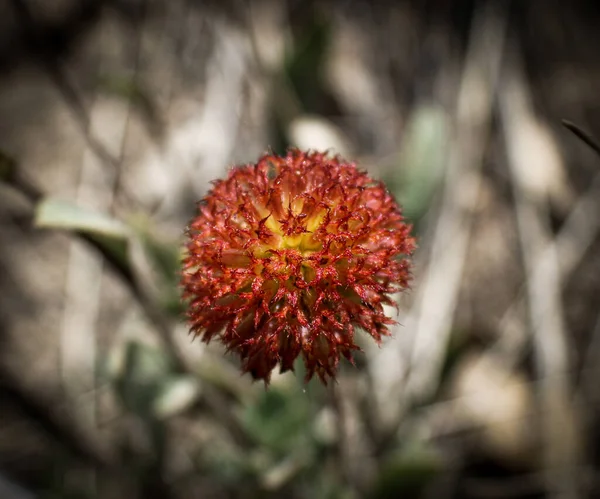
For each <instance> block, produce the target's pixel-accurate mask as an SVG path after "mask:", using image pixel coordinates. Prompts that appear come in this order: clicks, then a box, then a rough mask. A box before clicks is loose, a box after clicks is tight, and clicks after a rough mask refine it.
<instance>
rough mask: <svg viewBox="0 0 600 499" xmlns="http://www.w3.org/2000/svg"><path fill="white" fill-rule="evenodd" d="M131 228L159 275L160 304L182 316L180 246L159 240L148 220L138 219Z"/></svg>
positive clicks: (170, 311)
mask: <svg viewBox="0 0 600 499" xmlns="http://www.w3.org/2000/svg"><path fill="white" fill-rule="evenodd" d="M131 226H132V229H133V231H134V232H135V235H136V236H137V237H138V240H139V241H140V242H141V243H142V247H143V248H144V252H145V253H146V255H147V256H148V258H149V260H150V264H151V265H152V267H153V268H154V269H155V270H156V272H157V274H158V279H159V281H160V282H159V284H160V286H159V291H160V296H159V301H160V304H161V305H162V306H163V308H164V310H165V311H166V312H168V313H169V314H171V315H173V316H176V317H179V316H181V314H182V313H183V312H184V307H183V304H182V302H181V299H180V294H179V278H180V275H181V258H182V256H181V248H180V246H179V244H175V243H172V242H165V241H161V240H159V239H158V238H157V237H156V236H155V235H154V234H153V232H152V230H151V228H150V227H149V221H148V220H145V219H140V218H138V219H136V220H133V221H132V225H131Z"/></svg>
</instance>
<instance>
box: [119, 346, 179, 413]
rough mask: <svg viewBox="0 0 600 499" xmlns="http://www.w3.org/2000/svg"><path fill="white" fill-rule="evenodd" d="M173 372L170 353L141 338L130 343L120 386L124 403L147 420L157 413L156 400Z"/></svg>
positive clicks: (120, 374) (126, 349) (127, 347)
mask: <svg viewBox="0 0 600 499" xmlns="http://www.w3.org/2000/svg"><path fill="white" fill-rule="evenodd" d="M172 374H173V365H172V363H171V360H170V357H169V356H168V354H167V353H165V352H163V351H162V350H159V349H158V348H153V347H150V346H148V345H144V344H142V343H139V342H137V341H131V342H129V343H127V345H126V347H125V358H124V362H123V366H122V370H121V372H119V373H117V380H116V388H117V393H118V395H119V396H120V398H121V400H122V402H123V404H124V406H125V407H126V408H127V409H128V410H129V411H131V412H133V413H135V414H137V415H138V416H140V417H142V418H143V419H145V420H151V419H154V417H155V404H156V400H157V399H158V398H159V397H160V395H161V393H163V391H164V389H165V385H166V384H167V383H168V382H169V377H170V376H171V375H172Z"/></svg>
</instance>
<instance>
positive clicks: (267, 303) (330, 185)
mask: <svg viewBox="0 0 600 499" xmlns="http://www.w3.org/2000/svg"><path fill="white" fill-rule="evenodd" d="M410 231H411V227H410V225H408V224H406V223H405V222H404V220H403V217H402V214H401V211H400V208H399V206H398V205H397V203H396V202H395V201H394V199H393V197H392V196H391V195H390V194H389V192H388V191H387V190H386V189H385V187H384V186H383V185H382V184H381V183H379V182H375V181H373V180H372V179H371V178H370V177H369V176H368V175H367V174H366V173H364V172H361V171H360V170H358V169H357V168H356V166H355V165H354V164H352V163H348V162H346V161H344V160H343V159H341V158H339V157H329V156H328V155H326V154H324V153H319V152H308V153H306V152H301V151H299V150H296V149H291V150H290V151H289V152H288V153H287V155H286V156H276V155H271V154H269V155H265V156H263V157H261V158H260V159H259V160H258V162H257V163H256V164H251V165H246V166H242V167H237V168H234V169H233V170H231V172H230V173H229V175H228V177H227V178H226V179H225V180H218V181H216V182H214V187H213V188H212V190H211V191H210V192H209V193H208V195H207V196H206V197H205V198H204V199H203V200H202V201H201V202H200V203H199V205H198V213H197V216H196V217H195V218H194V219H193V220H192V221H191V223H190V225H189V227H188V229H187V238H188V239H187V254H186V256H185V258H184V263H183V273H182V287H183V297H184V300H185V301H186V302H187V316H188V320H189V324H190V328H191V332H192V333H193V334H194V335H196V336H199V337H201V338H202V340H204V341H206V342H209V341H210V340H211V339H212V338H214V337H218V338H219V339H220V340H221V341H222V342H223V343H224V344H225V345H226V347H227V349H228V350H229V351H231V352H233V353H235V354H237V355H238V356H239V357H240V358H241V361H242V369H243V371H245V372H249V373H251V374H252V376H253V377H254V378H255V379H262V380H264V381H265V383H268V382H269V379H270V376H271V372H272V370H273V369H274V368H275V367H276V365H277V364H279V365H280V368H281V371H282V372H283V371H287V370H290V369H292V368H293V363H294V360H295V359H296V358H297V357H298V356H299V355H301V356H302V358H303V360H304V363H305V365H306V373H307V375H306V377H307V380H308V379H310V378H311V377H312V376H313V375H314V374H315V373H316V374H317V375H318V376H319V377H320V378H321V380H322V381H323V382H324V383H326V382H327V379H328V378H334V377H335V375H336V371H337V368H338V364H339V361H340V357H341V356H344V357H346V358H347V359H348V360H350V361H351V362H352V351H353V350H358V347H357V345H356V343H355V341H354V335H355V332H356V329H357V328H358V329H362V330H364V331H366V332H367V333H368V334H369V335H371V336H372V337H373V338H374V339H375V341H377V342H380V341H381V338H382V336H387V335H389V329H388V326H389V325H390V324H393V322H394V321H393V320H391V319H390V318H389V317H387V316H386V315H385V313H384V310H383V305H385V304H387V305H393V304H394V303H393V301H392V300H391V298H390V295H391V294H393V293H396V292H399V291H402V290H404V289H406V288H407V287H408V286H409V281H410V256H411V254H412V253H413V251H414V248H415V241H414V238H413V237H411V235H410Z"/></svg>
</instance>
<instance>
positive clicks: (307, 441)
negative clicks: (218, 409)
mask: <svg viewBox="0 0 600 499" xmlns="http://www.w3.org/2000/svg"><path fill="white" fill-rule="evenodd" d="M311 421H312V419H311V411H310V407H309V403H308V400H307V398H306V396H305V394H303V393H302V392H299V391H297V390H290V391H283V390H281V389H278V388H275V387H270V388H269V389H268V390H266V391H265V392H264V393H263V394H262V395H261V396H260V398H259V399H258V401H256V402H255V403H254V404H252V405H250V406H249V407H247V409H246V412H245V414H244V415H243V424H244V426H245V428H246V429H247V431H248V433H249V434H250V435H251V436H253V437H254V438H255V439H256V441H257V442H258V443H259V444H260V445H264V446H266V447H267V448H268V449H270V450H272V451H273V452H274V453H276V454H278V455H284V454H287V453H289V452H290V451H292V450H294V449H296V448H297V447H298V446H307V445H308V446H311V445H312V442H311V440H312V437H311V429H312V427H311Z"/></svg>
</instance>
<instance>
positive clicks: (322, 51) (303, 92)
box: [284, 11, 331, 114]
mask: <svg viewBox="0 0 600 499" xmlns="http://www.w3.org/2000/svg"><path fill="white" fill-rule="evenodd" d="M330 39H331V22H330V21H329V19H327V18H326V17H325V16H319V15H318V12H317V11H315V13H314V16H313V18H312V19H310V20H308V22H306V23H304V24H303V29H302V31H301V32H300V34H299V35H297V36H296V38H295V43H294V45H293V47H292V48H291V50H288V52H287V54H286V59H285V63H284V73H285V75H286V76H287V79H288V81H289V82H290V83H291V85H292V87H293V89H294V92H295V94H296V96H297V97H298V99H299V100H300V102H301V104H302V107H303V110H304V111H305V112H309V113H317V114H321V113H322V112H323V104H324V102H323V101H324V100H325V99H326V95H325V90H324V88H323V78H322V73H323V68H324V62H325V57H326V55H327V49H328V47H329V41H330Z"/></svg>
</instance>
